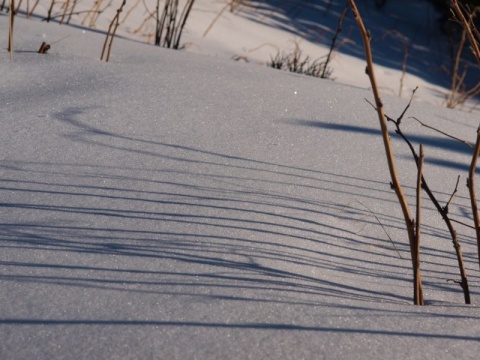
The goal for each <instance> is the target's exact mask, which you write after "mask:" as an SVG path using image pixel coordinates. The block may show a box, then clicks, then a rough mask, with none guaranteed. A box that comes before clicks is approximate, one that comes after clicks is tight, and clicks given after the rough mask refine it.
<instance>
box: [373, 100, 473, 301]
mask: <svg viewBox="0 0 480 360" xmlns="http://www.w3.org/2000/svg"><path fill="white" fill-rule="evenodd" d="M412 99H413V93H412V96H411V98H410V101H409V103H408V105H407V108H408V107H409V106H410V103H411V101H412ZM368 103H369V104H370V105H372V106H373V107H374V108H375V106H374V105H373V104H372V103H371V102H369V101H368ZM405 111H406V110H404V111H403V112H402V114H401V115H400V117H399V118H398V119H397V120H395V119H393V118H391V117H389V116H387V115H385V116H386V118H387V120H388V121H390V122H392V123H394V124H395V127H396V129H395V133H397V134H398V135H399V136H400V137H401V138H402V139H403V140H404V141H405V142H406V144H407V145H408V147H409V149H410V151H411V153H412V155H413V158H414V159H415V163H416V164H417V167H418V166H419V156H418V155H417V153H416V151H415V148H414V147H413V145H412V143H411V142H410V140H409V139H408V138H407V137H406V136H405V134H404V133H403V132H402V130H401V128H400V124H401V120H402V117H403V116H404V115H405ZM421 179H422V188H423V190H425V193H426V194H427V195H428V197H429V198H430V200H431V201H432V203H433V205H434V206H435V208H436V209H437V211H438V212H439V213H440V215H441V216H442V219H443V221H444V222H445V224H446V225H447V228H448V231H449V232H450V236H451V238H452V242H453V247H454V248H455V252H456V255H457V261H458V268H459V271H460V277H461V280H460V281H457V282H456V283H458V284H460V285H461V287H462V290H463V295H464V298H465V304H470V303H471V301H470V290H469V286H468V279H467V274H466V271H465V266H464V263H463V255H462V249H461V246H460V243H459V242H458V238H457V232H456V231H455V229H454V228H453V225H452V221H451V220H450V218H449V217H448V207H447V208H445V207H442V206H441V205H440V203H439V202H438V200H437V199H436V198H435V195H434V194H433V192H432V191H431V190H430V187H429V186H428V183H427V181H426V180H425V177H424V176H423V175H422V177H421ZM452 197H453V195H452Z"/></svg>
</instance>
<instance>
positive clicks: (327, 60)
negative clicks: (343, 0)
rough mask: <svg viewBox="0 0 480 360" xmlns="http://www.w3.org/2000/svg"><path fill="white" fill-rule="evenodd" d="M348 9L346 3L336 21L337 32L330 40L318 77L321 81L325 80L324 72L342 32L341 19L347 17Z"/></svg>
mask: <svg viewBox="0 0 480 360" xmlns="http://www.w3.org/2000/svg"><path fill="white" fill-rule="evenodd" d="M348 9H349V7H348V3H347V4H346V5H345V7H344V8H343V11H342V13H341V14H340V19H339V20H338V25H337V31H336V32H335V35H334V36H333V38H332V43H331V44H330V50H329V51H328V55H327V59H326V60H325V66H324V67H323V72H322V75H321V76H320V77H321V78H322V79H325V78H327V75H326V71H327V68H328V64H329V63H330V59H331V57H332V53H333V50H334V48H335V43H336V42H337V38H338V35H340V33H341V32H342V25H343V19H345V15H347V12H348Z"/></svg>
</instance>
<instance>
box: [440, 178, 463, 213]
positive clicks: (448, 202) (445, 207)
mask: <svg viewBox="0 0 480 360" xmlns="http://www.w3.org/2000/svg"><path fill="white" fill-rule="evenodd" d="M459 182H460V175H458V177H457V184H456V185H455V190H453V192H452V195H450V199H448V201H447V204H446V205H445V206H444V207H443V209H444V210H445V212H446V213H447V214H448V208H449V206H450V203H451V202H452V200H453V197H454V196H455V194H456V193H457V191H458V183H459Z"/></svg>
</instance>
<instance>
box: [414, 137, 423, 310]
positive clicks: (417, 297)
mask: <svg viewBox="0 0 480 360" xmlns="http://www.w3.org/2000/svg"><path fill="white" fill-rule="evenodd" d="M423 159H424V156H423V145H420V157H419V159H418V173H417V194H416V195H417V196H416V200H417V201H416V203H417V214H416V223H415V266H414V268H413V278H414V283H415V293H414V302H415V305H423V304H424V300H423V296H421V289H422V274H421V272H420V224H421V208H422V206H421V199H422V197H421V193H422V171H423Z"/></svg>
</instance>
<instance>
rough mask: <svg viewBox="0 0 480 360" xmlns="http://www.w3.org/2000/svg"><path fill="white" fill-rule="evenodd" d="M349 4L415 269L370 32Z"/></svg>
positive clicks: (419, 294)
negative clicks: (362, 50) (363, 55)
mask: <svg viewBox="0 0 480 360" xmlns="http://www.w3.org/2000/svg"><path fill="white" fill-rule="evenodd" d="M348 2H349V3H350V8H351V9H352V13H353V16H354V17H355V20H356V21H357V24H358V27H359V29H360V33H361V35H362V39H363V44H364V48H365V57H366V60H367V68H366V72H367V75H368V77H369V79H370V83H371V85H372V91H373V96H374V98H375V105H376V110H377V114H378V120H379V122H380V128H381V132H382V138H383V144H384V147H385V154H386V157H387V162H388V169H389V171H390V177H391V179H392V182H391V186H392V188H393V190H394V191H395V194H396V195H397V198H398V201H399V203H400V206H401V208H402V212H403V217H404V220H405V226H406V229H407V233H408V240H409V244H410V253H411V256H412V266H413V267H415V262H414V260H415V248H414V245H415V220H414V219H413V217H412V215H411V212H410V207H409V206H408V203H407V199H406V197H405V194H404V192H403V188H402V186H401V184H400V180H399V178H398V173H397V168H396V165H395V158H394V155H393V151H392V146H391V143H390V136H389V134H388V129H387V121H386V117H385V112H384V109H383V103H382V100H381V98H380V93H379V90H378V86H377V81H376V78H375V72H374V69H373V59H372V50H371V47H370V40H371V36H370V32H368V31H367V29H366V28H365V25H364V23H363V20H362V17H361V16H360V13H359V11H358V8H357V5H356V4H355V1H354V0H348ZM414 292H415V294H414V298H415V299H419V301H421V302H423V290H422V287H421V285H420V286H419V287H417V286H414Z"/></svg>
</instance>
